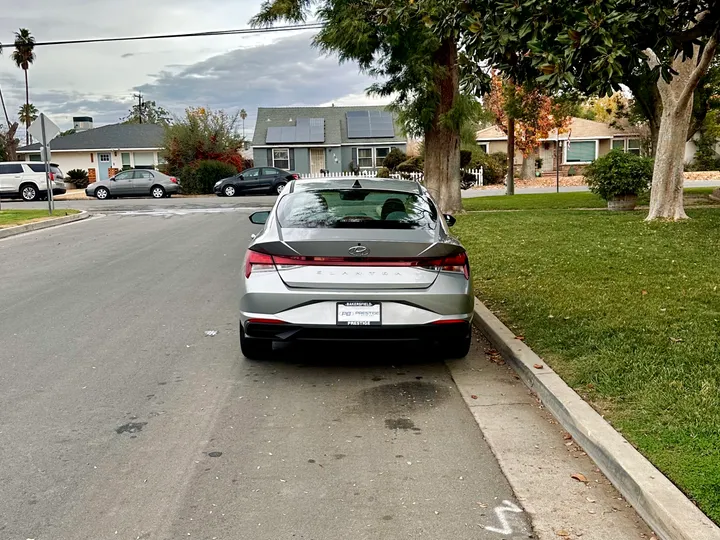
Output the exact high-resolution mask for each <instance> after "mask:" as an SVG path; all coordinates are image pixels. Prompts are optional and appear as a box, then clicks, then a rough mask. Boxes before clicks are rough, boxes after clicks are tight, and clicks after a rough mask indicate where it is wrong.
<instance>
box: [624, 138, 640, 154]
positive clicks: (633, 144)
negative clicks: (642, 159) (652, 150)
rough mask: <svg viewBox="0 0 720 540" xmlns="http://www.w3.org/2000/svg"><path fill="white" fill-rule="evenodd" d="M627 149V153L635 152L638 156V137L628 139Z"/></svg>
mask: <svg viewBox="0 0 720 540" xmlns="http://www.w3.org/2000/svg"><path fill="white" fill-rule="evenodd" d="M627 151H628V153H629V154H635V155H637V156H639V155H640V152H641V144H640V139H628V141H627Z"/></svg>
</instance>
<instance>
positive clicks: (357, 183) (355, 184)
mask: <svg viewBox="0 0 720 540" xmlns="http://www.w3.org/2000/svg"><path fill="white" fill-rule="evenodd" d="M352 188H353V189H362V186H361V185H360V179H359V178H356V179H355V183H354V184H353V186H352Z"/></svg>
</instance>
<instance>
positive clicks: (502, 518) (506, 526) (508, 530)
mask: <svg viewBox="0 0 720 540" xmlns="http://www.w3.org/2000/svg"><path fill="white" fill-rule="evenodd" d="M508 512H511V513H514V514H522V508H520V507H519V506H518V505H516V504H515V503H512V502H510V501H503V503H502V504H501V505H500V506H497V507H496V508H495V515H496V516H497V518H498V521H499V522H500V524H501V525H502V529H500V528H497V527H489V526H487V525H486V526H485V530H486V531H490V532H494V533H498V534H512V532H513V529H512V527H511V526H510V522H509V520H508V516H506V515H505V514H506V513H508Z"/></svg>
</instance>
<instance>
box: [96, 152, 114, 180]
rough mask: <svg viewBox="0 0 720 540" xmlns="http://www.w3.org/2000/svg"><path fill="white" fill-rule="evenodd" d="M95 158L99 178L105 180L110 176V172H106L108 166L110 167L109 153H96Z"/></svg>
mask: <svg viewBox="0 0 720 540" xmlns="http://www.w3.org/2000/svg"><path fill="white" fill-rule="evenodd" d="M97 160H98V173H99V174H100V180H107V179H108V178H110V174H108V171H109V170H110V167H112V162H111V157H110V154H109V153H103V152H100V153H98V155H97Z"/></svg>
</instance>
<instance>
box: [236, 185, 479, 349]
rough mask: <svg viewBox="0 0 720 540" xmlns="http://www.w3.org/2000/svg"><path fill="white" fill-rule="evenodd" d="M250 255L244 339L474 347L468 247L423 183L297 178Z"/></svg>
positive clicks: (266, 217)
mask: <svg viewBox="0 0 720 540" xmlns="http://www.w3.org/2000/svg"><path fill="white" fill-rule="evenodd" d="M250 221H251V222H253V223H255V224H258V225H264V228H263V229H262V231H261V232H260V233H259V234H258V235H257V237H255V239H254V240H253V241H252V242H251V244H250V247H249V249H248V252H247V255H246V260H245V271H244V274H243V277H242V285H241V293H242V295H241V299H240V346H241V349H242V352H243V354H244V355H245V357H247V358H251V359H261V358H266V357H268V356H269V355H270V353H271V351H272V345H273V342H275V341H278V342H279V341H293V340H333V341H334V340H339V341H343V340H348V341H366V340H376V341H417V340H421V341H427V342H432V343H434V344H436V345H440V347H439V352H440V353H441V354H442V355H443V356H445V357H452V358H459V357H462V356H465V355H466V354H467V352H468V350H469V347H470V336H471V334H470V324H471V320H472V316H473V305H474V297H473V291H472V281H471V276H470V266H469V263H468V257H467V254H466V252H465V249H464V248H463V246H462V245H461V244H460V242H459V241H458V240H456V239H455V238H454V237H452V236H451V235H450V233H449V230H448V226H452V225H453V224H454V223H455V219H454V218H453V217H452V216H443V215H442V214H441V213H440V212H439V211H438V208H437V206H436V204H435V202H434V201H433V200H432V198H431V197H430V196H429V194H428V192H427V190H425V188H423V187H422V186H421V185H420V184H417V183H415V182H411V181H404V180H379V179H368V178H362V177H360V178H343V179H337V178H335V179H331V180H322V181H318V180H294V181H292V182H290V183H288V185H287V186H286V188H285V189H284V190H283V192H282V193H281V194H280V197H279V198H278V200H277V201H276V203H275V206H274V208H273V209H272V211H269V212H267V211H266V212H256V213H254V214H252V215H251V216H250Z"/></svg>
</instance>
